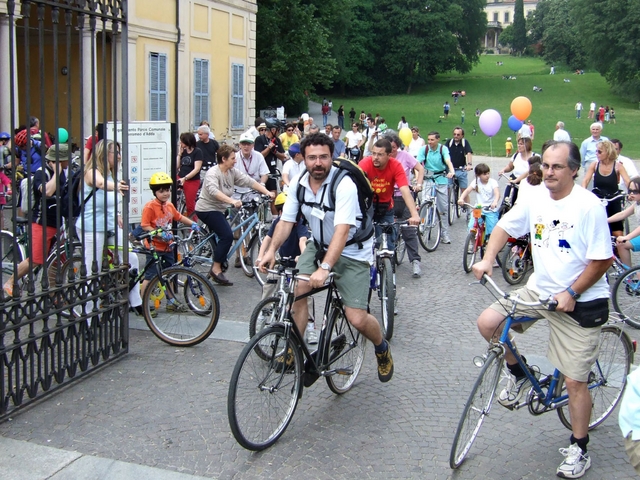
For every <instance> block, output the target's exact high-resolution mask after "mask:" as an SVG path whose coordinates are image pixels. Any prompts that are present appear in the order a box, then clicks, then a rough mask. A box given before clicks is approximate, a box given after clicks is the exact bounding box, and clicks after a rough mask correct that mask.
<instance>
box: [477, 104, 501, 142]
mask: <svg viewBox="0 0 640 480" xmlns="http://www.w3.org/2000/svg"><path fill="white" fill-rule="evenodd" d="M479 123H480V130H482V132H483V133H484V134H485V135H486V136H487V137H493V136H494V135H495V134H496V133H498V131H499V130H500V127H501V126H502V117H501V116H500V114H499V113H498V112H497V111H496V110H494V109H492V108H490V109H488V110H485V111H484V112H482V114H481V115H480V120H479Z"/></svg>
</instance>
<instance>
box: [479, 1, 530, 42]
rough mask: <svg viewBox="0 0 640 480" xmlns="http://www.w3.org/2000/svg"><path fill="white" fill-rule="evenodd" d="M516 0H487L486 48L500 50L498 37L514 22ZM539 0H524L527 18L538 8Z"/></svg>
mask: <svg viewBox="0 0 640 480" xmlns="http://www.w3.org/2000/svg"><path fill="white" fill-rule="evenodd" d="M515 3H516V2H515V0H495V1H491V0H487V8H486V9H485V11H486V12H487V33H486V34H485V36H484V48H485V50H487V49H492V50H494V51H495V53H499V52H500V44H499V43H498V37H499V36H500V34H501V33H502V30H503V29H504V28H505V27H508V26H509V25H511V24H512V23H513V11H514V9H515ZM536 5H538V0H524V16H525V18H526V17H527V15H528V14H529V12H531V11H532V10H535V9H536Z"/></svg>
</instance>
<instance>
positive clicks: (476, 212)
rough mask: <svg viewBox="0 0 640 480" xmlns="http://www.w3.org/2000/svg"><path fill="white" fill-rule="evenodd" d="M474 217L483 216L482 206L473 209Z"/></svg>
mask: <svg viewBox="0 0 640 480" xmlns="http://www.w3.org/2000/svg"><path fill="white" fill-rule="evenodd" d="M473 218H482V207H476V208H474V209H473Z"/></svg>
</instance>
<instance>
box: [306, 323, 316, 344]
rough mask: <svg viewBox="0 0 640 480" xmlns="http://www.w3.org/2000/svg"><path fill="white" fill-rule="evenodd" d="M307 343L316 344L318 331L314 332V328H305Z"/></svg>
mask: <svg viewBox="0 0 640 480" xmlns="http://www.w3.org/2000/svg"><path fill="white" fill-rule="evenodd" d="M310 325H311V324H310ZM307 343H308V344H309V345H316V344H317V343H318V332H316V329H315V328H307Z"/></svg>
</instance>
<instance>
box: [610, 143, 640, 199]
mask: <svg viewBox="0 0 640 480" xmlns="http://www.w3.org/2000/svg"><path fill="white" fill-rule="evenodd" d="M610 142H611V143H613V146H614V147H615V149H616V152H618V161H619V162H620V163H621V164H622V166H623V167H624V169H625V170H626V171H627V173H628V174H629V178H633V177H636V176H638V169H637V168H636V164H635V163H633V160H631V159H630V158H629V157H625V156H624V155H620V152H621V151H622V142H621V141H620V140H618V139H617V138H612V139H611V140H610ZM618 188H619V189H620V190H622V191H624V190H625V189H626V186H625V184H624V180H623V179H622V178H620V183H619V184H618Z"/></svg>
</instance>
